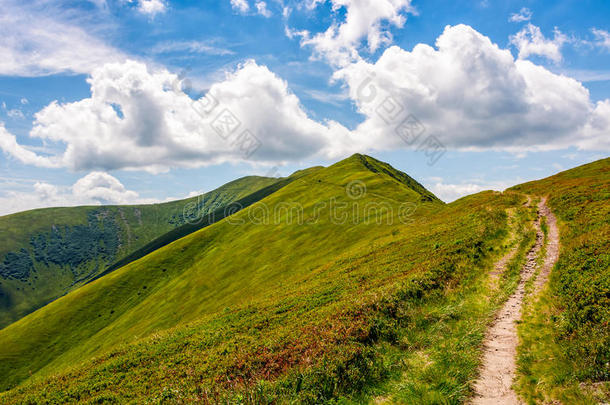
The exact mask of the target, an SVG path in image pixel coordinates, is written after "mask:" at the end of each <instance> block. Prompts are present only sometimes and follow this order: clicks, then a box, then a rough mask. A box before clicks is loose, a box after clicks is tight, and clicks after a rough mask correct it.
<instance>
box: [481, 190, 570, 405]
mask: <svg viewBox="0 0 610 405" xmlns="http://www.w3.org/2000/svg"><path fill="white" fill-rule="evenodd" d="M543 216H544V217H546V223H547V226H548V244H547V247H546V249H547V250H546V255H545V260H544V263H543V265H542V268H541V271H540V274H539V276H538V279H537V280H536V283H535V289H536V292H537V291H539V290H540V289H541V287H542V286H543V285H544V284H545V283H546V281H547V280H548V276H549V273H550V271H551V269H552V268H553V265H554V264H555V262H556V261H557V257H558V255H559V231H558V229H557V221H556V219H555V217H554V216H553V214H552V213H551V211H550V210H549V208H548V207H547V205H546V199H543V200H542V201H541V202H540V204H538V218H537V219H536V221H535V228H536V243H535V245H534V247H533V248H532V249H531V250H530V251H529V252H528V253H527V258H526V263H525V265H524V266H523V268H522V269H521V280H520V281H519V285H518V286H517V289H516V290H515V292H514V293H513V294H512V295H511V296H510V297H509V298H508V300H507V301H506V303H505V304H504V306H503V307H502V309H501V310H500V311H499V312H498V314H497V316H496V320H495V321H494V323H493V325H492V326H491V328H490V329H489V331H488V332H487V336H486V338H485V343H484V348H483V353H484V355H483V356H484V357H483V366H482V368H481V373H480V375H479V378H478V380H477V382H476V383H475V393H476V394H475V396H474V398H473V400H472V404H494V405H500V404H521V401H519V399H518V397H517V395H516V393H515V391H514V390H513V389H512V388H511V386H512V383H513V379H514V377H515V371H516V355H517V345H518V343H519V340H518V337H517V325H516V321H518V320H519V319H520V318H521V306H522V305H523V299H524V297H525V284H526V283H527V281H528V280H529V279H530V278H531V277H532V276H533V275H534V274H535V272H536V259H537V257H538V255H539V253H540V251H541V249H542V245H543V243H544V234H543V232H542V229H541V227H540V221H541V218H542V217H543ZM506 263H507V260H506V259H505V258H502V259H500V262H499V263H498V264H500V267H502V268H503V267H505V266H506ZM497 270H498V265H496V268H495V271H497Z"/></svg>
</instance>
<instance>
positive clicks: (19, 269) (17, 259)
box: [0, 176, 278, 328]
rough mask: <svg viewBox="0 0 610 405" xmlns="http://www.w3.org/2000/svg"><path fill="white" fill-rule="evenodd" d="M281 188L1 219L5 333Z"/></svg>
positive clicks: (239, 184)
mask: <svg viewBox="0 0 610 405" xmlns="http://www.w3.org/2000/svg"><path fill="white" fill-rule="evenodd" d="M277 182H278V179H271V178H265V177H254V176H251V177H244V178H242V179H238V180H235V181H233V182H231V183H228V184H226V185H224V186H222V187H220V188H218V189H216V190H213V191H211V192H209V193H206V194H204V195H202V196H199V197H193V198H189V199H185V200H180V201H172V202H168V203H164V204H154V205H137V206H94V207H72V208H46V209H38V210H32V211H26V212H21V213H17V214H13V215H7V216H3V217H0V328H2V327H4V326H6V325H8V324H10V323H11V322H13V321H15V320H17V319H19V318H21V317H22V316H24V315H26V314H28V313H30V312H32V311H34V310H35V309H37V308H40V307H41V306H43V305H45V304H47V303H48V302H50V301H52V300H54V299H56V298H57V297H59V296H61V295H63V294H65V293H66V292H68V291H70V290H72V289H74V288H76V287H78V286H80V285H83V284H84V283H86V282H87V281H88V280H91V279H92V278H94V277H95V276H97V275H98V274H100V273H101V272H103V271H104V270H105V269H106V268H107V267H108V266H109V265H112V264H113V263H115V262H117V261H120V260H121V259H123V258H124V257H126V256H128V255H129V254H131V253H132V252H134V251H136V250H138V249H140V248H143V247H144V246H146V245H147V244H148V243H150V242H151V241H153V240H155V238H158V237H161V236H162V235H164V234H166V233H167V232H169V231H171V230H174V229H177V228H181V230H182V232H183V233H184V232H185V231H189V230H190V229H191V228H193V227H197V226H199V225H200V220H199V218H205V217H206V216H207V215H209V214H210V213H212V212H215V211H219V213H222V211H223V208H224V207H225V206H226V205H227V204H230V203H234V202H236V201H239V200H240V199H243V198H245V197H247V196H249V195H251V194H252V193H254V192H256V191H259V190H261V189H264V188H265V187H268V186H271V185H273V184H276V183H277ZM217 216H219V215H217ZM189 222H192V224H190V225H191V226H189ZM184 234H186V233H184Z"/></svg>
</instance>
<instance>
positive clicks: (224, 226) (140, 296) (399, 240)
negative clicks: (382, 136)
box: [0, 155, 531, 403]
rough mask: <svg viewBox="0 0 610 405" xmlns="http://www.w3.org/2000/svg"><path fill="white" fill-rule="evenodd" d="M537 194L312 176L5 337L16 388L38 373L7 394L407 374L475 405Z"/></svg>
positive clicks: (367, 171)
mask: <svg viewBox="0 0 610 405" xmlns="http://www.w3.org/2000/svg"><path fill="white" fill-rule="evenodd" d="M369 159H371V158H368V157H367V158H366V160H367V161H369V162H371V161H373V160H372V159H371V160H369ZM373 162H375V163H377V161H373ZM378 164H379V163H378ZM354 182H357V184H358V185H360V186H362V185H364V188H361V189H360V192H359V193H358V194H354V193H353V191H352V187H351V186H352V185H353V184H354ZM416 189H417V188H416ZM419 191H422V190H421V189H419ZM523 201H524V198H522V197H520V196H518V195H516V194H509V195H501V194H496V193H492V192H487V193H481V194H479V195H477V196H473V197H469V198H465V199H462V200H460V201H457V202H455V203H453V204H449V205H444V204H442V203H440V202H438V200H437V199H435V198H428V196H427V192H423V191H422V192H418V191H416V190H414V189H413V188H411V187H409V185H408V183H407V182H404V181H397V179H396V178H395V176H392V175H390V174H388V173H386V172H385V171H383V170H371V168H370V167H369V165H367V164H364V162H363V159H362V156H360V155H356V156H353V157H352V158H350V159H347V160H344V161H342V162H339V163H337V164H335V165H333V166H330V167H328V168H324V169H320V170H317V171H314V172H311V173H307V174H306V175H304V176H302V177H301V178H299V179H298V180H296V181H293V182H292V183H290V184H289V185H287V186H285V187H283V188H282V189H280V190H278V191H277V192H275V193H273V194H271V195H270V196H268V197H266V198H264V199H263V200H261V201H259V202H258V203H255V204H253V205H252V206H251V207H250V208H249V209H246V210H242V211H240V212H238V213H236V214H235V215H232V216H231V217H229V218H225V219H223V220H221V221H219V222H217V223H215V224H213V225H211V226H209V227H206V228H204V229H202V230H200V231H197V232H195V233H193V234H191V235H188V236H186V237H184V238H182V239H179V240H177V241H175V242H173V243H171V244H169V245H167V246H165V247H162V248H161V249H159V250H156V251H155V252H153V253H151V254H149V255H147V256H145V257H143V258H141V259H139V260H137V261H134V262H132V263H130V264H128V265H127V266H125V267H122V268H120V269H118V270H116V271H114V272H112V273H111V274H109V275H107V276H105V277H102V278H100V279H98V280H96V281H94V282H92V283H90V284H88V285H86V286H83V287H81V288H79V289H78V290H76V291H73V292H72V293H70V294H68V295H66V296H64V297H62V298H60V299H58V300H57V301H55V302H53V303H51V304H49V305H47V306H46V307H44V308H42V309H40V310H38V311H36V312H35V313H33V314H30V315H29V316H27V317H25V318H23V319H21V320H20V321H18V322H16V323H14V324H12V325H10V326H9V327H7V328H5V329H4V330H2V331H0V381H2V383H3V388H8V387H12V386H14V385H15V384H18V383H20V382H22V381H24V380H27V379H28V378H29V380H28V381H26V382H25V383H24V385H23V386H22V387H21V388H17V389H16V390H14V391H10V392H8V393H7V394H5V396H3V397H2V400H4V401H7V402H21V401H26V400H33V401H43V400H55V401H81V400H93V399H95V400H98V401H111V400H114V401H119V402H123V401H126V400H142V399H144V398H147V399H150V400H161V399H162V398H167V399H170V400H171V399H175V400H195V399H198V400H200V401H204V402H206V401H208V402H216V401H219V400H222V399H223V398H224V399H231V400H233V401H239V398H242V400H244V399H245V398H249V399H248V400H247V401H246V402H268V401H272V400H282V401H284V400H289V399H290V398H292V400H298V401H299V402H308V403H319V402H320V401H325V400H328V399H330V398H336V397H338V396H341V395H349V396H352V395H375V394H374V392H375V390H382V391H383V389H384V388H383V386H381V385H380V384H385V382H387V383H390V382H391V381H394V380H395V379H396V378H398V377H399V376H401V375H402V373H403V372H406V371H407V370H411V371H410V374H408V375H409V378H411V379H412V384H415V386H417V387H419V389H423V391H417V390H415V391H404V392H402V391H401V392H399V391H396V392H399V394H400V395H403V396H411V397H414V398H419V399H420V400H423V399H425V398H424V396H423V395H432V393H433V395H437V396H438V398H445V399H446V400H448V399H451V398H454V399H456V398H462V399H463V398H465V397H466V396H467V395H468V393H469V388H468V384H469V381H471V380H472V379H473V377H474V376H475V375H476V369H477V366H478V361H479V359H478V355H477V352H476V348H477V347H478V345H479V344H480V341H481V339H482V335H483V332H484V330H485V327H486V323H487V320H488V319H489V317H490V316H491V314H492V313H493V310H494V308H495V306H496V305H497V304H498V302H499V299H500V297H501V295H502V294H504V290H502V291H500V292H495V293H494V295H493V296H492V297H491V298H490V297H487V296H486V293H487V290H486V288H485V286H486V285H487V274H488V271H489V269H490V268H491V267H492V264H493V260H494V259H495V258H497V257H498V256H499V255H500V254H502V253H503V252H505V251H506V249H508V248H509V247H510V246H509V245H510V243H507V241H508V236H509V223H508V221H507V218H508V217H507V214H506V211H505V210H506V209H507V208H511V207H512V208H513V211H515V213H516V214H514V215H516V219H515V220H514V221H513V223H514V224H515V225H514V226H517V225H516V224H519V227H520V228H519V229H520V231H519V232H518V234H519V235H529V236H530V239H531V232H527V227H526V224H525V222H524V221H525V219H526V218H527V212H526V210H525V209H524V208H521V205H522V203H523ZM528 240H529V239H524V240H523V241H521V242H519V243H520V245H519V246H520V251H524V249H526V248H527V243H528ZM511 243H512V242H511ZM517 257H518V258H519V257H522V256H517ZM516 260H517V259H516ZM511 274H512V273H511ZM506 277H509V279H508V280H513V282H514V274H513V275H512V276H511V275H507V276H506ZM510 277H512V279H511V278H510ZM441 337H442V339H441ZM426 342H427V343H426ZM422 345H423V346H422ZM417 347H419V348H420V349H418V350H417V351H419V350H424V349H425V353H424V352H421V353H419V352H418V353H419V354H416V353H415V352H413V353H414V354H416V356H415V357H404V355H409V353H411V352H412V350H411V349H412V348H417ZM394 351H398V352H401V353H403V359H402V360H400V361H398V359H397V358H394V357H393V356H392V353H393V352H394ZM454 352H455V353H459V354H458V355H456V354H452V355H450V353H454ZM420 355H425V356H426V357H427V359H428V360H427V362H428V364H429V369H428V371H425V370H424V369H421V368H417V367H414V364H415V363H416V362H417V361H418V360H417V358H418V356H420ZM448 356H449V357H450V358H451V360H450V361H449V360H448V359H449V357H448ZM406 358H408V359H410V360H409V362H407V363H405V360H404V359H406ZM83 361H84V362H83ZM413 362H415V363H413ZM68 370H70V371H68ZM415 370H418V371H417V372H415ZM424 371H425V372H426V373H428V372H433V373H435V375H438V376H444V377H442V378H438V379H437V380H435V381H432V380H430V378H429V377H426V374H425V373H424ZM30 372H31V373H32V377H30ZM56 373H59V375H58V376H57V377H50V376H52V375H55V374H56ZM36 381H41V382H40V383H38V382H36ZM375 386H377V387H378V388H372V387H375ZM42 387H45V388H44V390H43V389H42ZM424 387H426V388H425V389H424ZM390 388H391V386H386V388H385V389H386V390H388V389H390ZM371 389H373V391H370V390H371Z"/></svg>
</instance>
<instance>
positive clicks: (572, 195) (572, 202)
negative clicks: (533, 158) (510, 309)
mask: <svg viewBox="0 0 610 405" xmlns="http://www.w3.org/2000/svg"><path fill="white" fill-rule="evenodd" d="M514 190H517V191H522V192H526V193H531V194H534V195H540V196H549V205H550V207H551V209H552V210H553V211H554V213H555V214H556V216H557V218H558V221H559V230H560V236H561V241H560V242H561V243H560V256H559V261H558V263H557V265H556V266H555V268H554V269H553V271H552V273H551V278H550V283H549V286H548V288H547V289H546V290H545V291H544V292H543V294H542V297H541V299H540V301H539V302H537V303H535V304H532V306H531V307H530V308H529V309H528V316H527V317H526V319H525V322H524V323H523V324H522V325H521V327H520V330H519V332H520V336H521V346H520V349H519V368H520V374H521V377H520V381H519V385H520V389H521V391H522V393H523V395H524V396H525V397H526V398H527V399H528V401H531V402H541V401H546V402H552V401H556V400H559V401H561V402H563V403H598V402H608V401H610V383H609V382H608V381H610V159H603V160H599V161H597V162H593V163H590V164H587V165H584V166H580V167H577V168H575V169H572V170H568V171H565V172H562V173H560V174H557V175H555V176H552V177H549V178H547V179H544V180H540V181H534V182H531V183H526V184H523V185H520V186H516V187H514Z"/></svg>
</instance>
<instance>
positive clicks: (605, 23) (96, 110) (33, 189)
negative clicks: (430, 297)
mask: <svg viewBox="0 0 610 405" xmlns="http://www.w3.org/2000/svg"><path fill="white" fill-rule="evenodd" d="M609 17H610V2H607V1H603V0H599V1H586V0H585V1H576V0H574V1H567V0H564V1H536V0H521V1H513V0H503V1H493V0H482V1H453V2H447V1H440V0H429V1H426V0H326V1H324V0H305V1H294V0H267V1H262V0H214V1H212V0H183V1H179V0H89V1H84V0H83V1H75V0H53V1H50V0H31V1H28V2H22V1H19V0H1V1H0V55H2V58H1V59H0V150H1V153H0V215H5V214H10V213H14V212H18V211H23V210H27V209H32V208H40V207H48V206H72V205H84V204H87V205H89V204H139V203H155V202H162V201H167V200H172V199H178V198H185V197H187V196H192V195H196V194H199V193H202V192H206V191H210V190H212V189H214V188H216V187H218V186H220V185H222V184H224V183H226V182H229V181H231V180H234V179H236V178H239V177H242V176H246V175H267V176H287V175H289V174H291V173H292V172H294V171H296V170H299V169H302V168H305V167H310V166H314V165H325V166H326V165H330V164H332V163H334V162H336V161H338V160H340V159H343V158H345V157H348V156H350V155H352V154H353V153H366V154H369V155H371V156H374V157H376V158H378V159H380V160H383V161H386V162H389V163H390V164H392V165H393V166H394V167H396V168H398V169H400V170H402V171H404V172H406V173H408V174H409V175H411V176H412V177H414V178H415V179H417V180H418V181H420V182H421V183H422V184H424V186H426V187H427V188H428V189H430V190H431V191H432V192H434V193H435V194H437V195H438V196H439V197H440V198H441V199H443V200H444V201H447V202H449V201H453V200H455V199H457V198H459V197H461V196H464V195H468V194H472V193H475V192H479V191H482V190H487V189H495V190H503V189H505V188H507V187H510V186H512V185H515V184H519V183H522V182H525V181H529V180H534V179H539V178H543V177H546V176H549V175H552V174H554V173H557V172H558V171H561V170H565V169H568V168H571V167H575V166H578V165H581V164H584V163H588V162H591V161H594V160H597V159H601V158H605V157H607V156H608V152H609V150H610V18H609Z"/></svg>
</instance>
